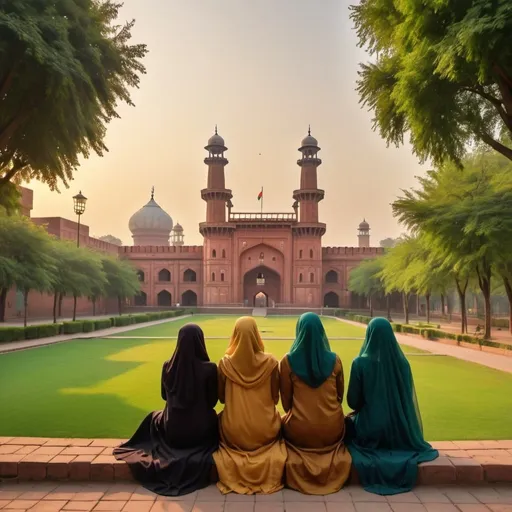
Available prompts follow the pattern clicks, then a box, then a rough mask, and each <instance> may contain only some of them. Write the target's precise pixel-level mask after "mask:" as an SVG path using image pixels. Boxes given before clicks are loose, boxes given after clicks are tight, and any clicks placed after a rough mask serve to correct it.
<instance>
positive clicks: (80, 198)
mask: <svg viewBox="0 0 512 512" xmlns="http://www.w3.org/2000/svg"><path fill="white" fill-rule="evenodd" d="M86 202H87V197H85V196H84V195H83V194H82V191H81V190H80V192H78V194H77V195H76V196H74V197H73V206H74V208H75V214H76V215H77V216H78V232H77V236H76V246H77V247H80V216H81V215H83V213H84V212H85V203H86Z"/></svg>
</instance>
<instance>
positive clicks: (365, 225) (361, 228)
mask: <svg viewBox="0 0 512 512" xmlns="http://www.w3.org/2000/svg"><path fill="white" fill-rule="evenodd" d="M369 229H370V224H368V222H366V219H363V222H361V224H359V231H368V230H369Z"/></svg>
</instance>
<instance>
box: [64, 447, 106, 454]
mask: <svg viewBox="0 0 512 512" xmlns="http://www.w3.org/2000/svg"><path fill="white" fill-rule="evenodd" d="M102 451H103V448H102V447H101V446H69V447H67V448H64V450H62V452H61V455H99V454H100V453H101V452H102Z"/></svg>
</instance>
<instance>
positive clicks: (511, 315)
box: [503, 277, 512, 333]
mask: <svg viewBox="0 0 512 512" xmlns="http://www.w3.org/2000/svg"><path fill="white" fill-rule="evenodd" d="M503 284H504V285H505V291H506V292H507V298H508V330H509V332H510V333H512V283H511V282H510V281H509V279H508V277H504V278H503Z"/></svg>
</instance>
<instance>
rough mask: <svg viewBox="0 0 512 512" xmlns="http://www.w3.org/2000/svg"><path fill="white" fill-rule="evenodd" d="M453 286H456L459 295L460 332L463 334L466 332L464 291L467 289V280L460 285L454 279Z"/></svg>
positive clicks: (456, 279) (457, 280) (466, 320)
mask: <svg viewBox="0 0 512 512" xmlns="http://www.w3.org/2000/svg"><path fill="white" fill-rule="evenodd" d="M455 284H456V286H457V293H458V294H459V301H460V322H461V325H460V332H461V334H464V333H465V332H468V319H467V315H466V290H467V287H468V280H467V279H466V281H465V282H464V283H461V282H460V281H459V279H458V278H455Z"/></svg>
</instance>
